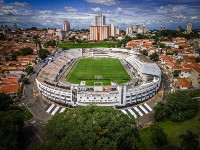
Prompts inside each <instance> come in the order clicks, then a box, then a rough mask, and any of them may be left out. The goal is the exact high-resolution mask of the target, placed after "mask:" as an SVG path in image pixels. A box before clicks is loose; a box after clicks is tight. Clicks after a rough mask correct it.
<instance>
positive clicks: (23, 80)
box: [21, 77, 29, 84]
mask: <svg viewBox="0 0 200 150" xmlns="http://www.w3.org/2000/svg"><path fill="white" fill-rule="evenodd" d="M21 81H22V82H23V83H24V84H28V83H29V79H28V78H26V77H23V78H22V79H21Z"/></svg>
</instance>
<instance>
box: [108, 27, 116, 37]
mask: <svg viewBox="0 0 200 150" xmlns="http://www.w3.org/2000/svg"><path fill="white" fill-rule="evenodd" d="M109 32H110V34H109V36H113V37H115V36H116V30H115V25H113V24H110V25H109Z"/></svg>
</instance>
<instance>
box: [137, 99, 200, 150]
mask: <svg viewBox="0 0 200 150" xmlns="http://www.w3.org/2000/svg"><path fill="white" fill-rule="evenodd" d="M198 105H199V108H200V102H198ZM158 124H159V125H160V126H161V127H162V128H163V129H164V132H165V133H166V134H167V138H168V142H169V144H170V145H174V146H178V147H180V142H181V139H180V138H179V136H180V135H181V134H184V133H186V131H187V130H190V131H192V132H193V133H195V134H198V135H200V110H199V111H198V113H197V114H196V116H195V117H194V118H192V119H190V120H186V121H183V122H172V121H170V120H165V121H161V122H159V123H158ZM140 135H141V140H142V143H143V144H142V145H141V147H140V149H145V148H146V149H151V150H154V149H155V150H158V149H159V148H157V147H156V146H155V145H154V144H153V142H152V141H151V132H150V129H149V128H146V129H143V130H142V131H141V132H140Z"/></svg>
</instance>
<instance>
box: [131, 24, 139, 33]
mask: <svg viewBox="0 0 200 150" xmlns="http://www.w3.org/2000/svg"><path fill="white" fill-rule="evenodd" d="M139 29H140V25H139V24H136V25H134V26H133V32H136V33H137V32H138V30H139Z"/></svg>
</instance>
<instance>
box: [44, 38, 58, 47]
mask: <svg viewBox="0 0 200 150" xmlns="http://www.w3.org/2000/svg"><path fill="white" fill-rule="evenodd" d="M49 46H51V47H55V46H56V41H55V40H50V41H47V42H45V43H44V47H46V48H47V47H49Z"/></svg>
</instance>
